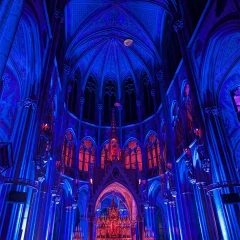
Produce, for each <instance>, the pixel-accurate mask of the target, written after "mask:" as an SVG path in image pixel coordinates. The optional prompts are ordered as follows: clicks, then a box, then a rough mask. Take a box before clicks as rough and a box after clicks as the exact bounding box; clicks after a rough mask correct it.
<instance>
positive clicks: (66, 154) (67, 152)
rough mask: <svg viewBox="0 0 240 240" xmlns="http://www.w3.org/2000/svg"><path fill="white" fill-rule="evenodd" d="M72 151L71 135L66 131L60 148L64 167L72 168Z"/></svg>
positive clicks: (73, 147) (73, 146)
mask: <svg viewBox="0 0 240 240" xmlns="http://www.w3.org/2000/svg"><path fill="white" fill-rule="evenodd" d="M74 149H75V145H74V141H73V135H72V133H71V132H69V131H67V132H66V134H65V137H64V143H63V147H62V159H63V162H64V164H65V166H68V167H73V158H74Z"/></svg>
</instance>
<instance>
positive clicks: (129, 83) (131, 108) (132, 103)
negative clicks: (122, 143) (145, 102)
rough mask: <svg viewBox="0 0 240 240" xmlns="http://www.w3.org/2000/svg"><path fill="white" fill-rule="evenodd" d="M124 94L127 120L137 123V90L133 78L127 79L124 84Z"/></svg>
mask: <svg viewBox="0 0 240 240" xmlns="http://www.w3.org/2000/svg"><path fill="white" fill-rule="evenodd" d="M124 94H125V95H124V109H125V120H126V122H131V121H135V120H137V107H136V90H135V86H134V82H133V80H132V79H131V78H127V80H126V81H125V83H124Z"/></svg>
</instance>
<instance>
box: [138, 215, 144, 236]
mask: <svg viewBox="0 0 240 240" xmlns="http://www.w3.org/2000/svg"><path fill="white" fill-rule="evenodd" d="M138 235H139V237H138V239H139V240H144V216H138Z"/></svg>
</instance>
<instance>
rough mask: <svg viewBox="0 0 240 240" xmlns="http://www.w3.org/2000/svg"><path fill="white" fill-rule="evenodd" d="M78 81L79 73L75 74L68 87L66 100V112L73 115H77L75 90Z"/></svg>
mask: <svg viewBox="0 0 240 240" xmlns="http://www.w3.org/2000/svg"><path fill="white" fill-rule="evenodd" d="M79 79H80V73H79V71H76V72H75V75H74V79H73V81H72V83H71V85H70V86H69V87H70V88H71V89H69V90H70V91H69V98H68V110H69V111H70V112H72V113H73V114H77V112H78V98H77V90H78V89H77V88H78V81H79Z"/></svg>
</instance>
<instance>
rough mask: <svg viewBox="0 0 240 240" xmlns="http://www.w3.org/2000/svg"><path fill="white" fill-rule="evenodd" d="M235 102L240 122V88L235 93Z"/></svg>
mask: <svg viewBox="0 0 240 240" xmlns="http://www.w3.org/2000/svg"><path fill="white" fill-rule="evenodd" d="M233 100H234V103H235V109H236V112H237V116H238V120H239V121H240V87H238V88H237V89H235V90H234V91H233Z"/></svg>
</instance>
